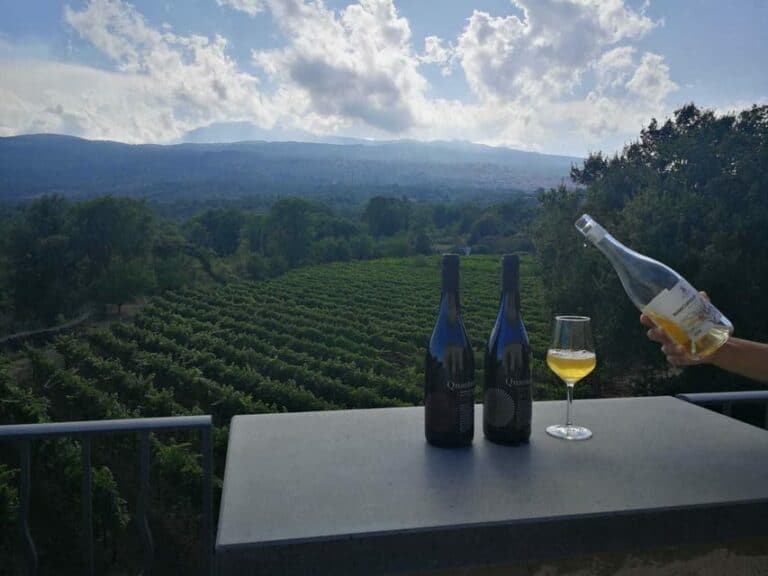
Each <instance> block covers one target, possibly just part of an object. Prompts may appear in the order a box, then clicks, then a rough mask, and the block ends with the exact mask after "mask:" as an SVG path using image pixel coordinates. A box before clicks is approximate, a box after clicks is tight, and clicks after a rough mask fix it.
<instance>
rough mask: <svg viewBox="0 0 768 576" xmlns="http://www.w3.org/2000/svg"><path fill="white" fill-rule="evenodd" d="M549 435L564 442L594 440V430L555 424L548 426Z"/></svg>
mask: <svg viewBox="0 0 768 576" xmlns="http://www.w3.org/2000/svg"><path fill="white" fill-rule="evenodd" d="M547 434H549V435H550V436H554V437H555V438H562V439H563V440H589V439H590V438H592V430H590V429H589V428H584V427H583V426H566V425H565V424H555V425H553V426H547Z"/></svg>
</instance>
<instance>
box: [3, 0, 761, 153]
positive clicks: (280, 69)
mask: <svg viewBox="0 0 768 576" xmlns="http://www.w3.org/2000/svg"><path fill="white" fill-rule="evenodd" d="M767 29H768V2H764V1H762V0H737V1H734V2H730V3H724V2H715V1H712V0H680V1H675V2H660V1H656V2H654V1H651V2H644V1H635V0H601V1H600V2H593V1H590V0H515V1H514V2H513V1H511V0H474V1H472V0H469V1H464V0H445V1H443V2H427V1H424V0H419V1H416V0H407V1H406V0H400V1H397V0H359V1H358V2H349V1H341V0H326V1H325V2H322V1H319V0H317V1H315V0H183V1H182V0H178V1H176V0H174V1H172V0H167V1H162V0H159V1H148V0H136V1H134V2H131V3H128V2H124V1H122V0H71V1H69V2H55V1H46V0H37V1H35V2H22V1H10V0H0V136H2V135H4V136H8V135H14V134H23V133H34V132H58V133H67V134H73V135H77V136H83V137H87V138H100V139H113V140H120V141H125V142H135V143H139V142H156V143H170V142H178V141H182V140H184V139H186V138H188V136H189V135H190V134H197V135H198V138H199V137H200V135H201V134H202V138H203V139H205V138H206V137H209V138H214V139H221V138H230V137H232V138H236V137H238V136H242V135H243V134H245V135H246V136H247V137H259V138H265V139H285V138H291V139H321V138H324V137H328V136H347V137H357V138H374V139H396V138H413V139H420V140H434V139H460V140H471V141H475V142H483V143H487V144H492V145H503V146H511V147H516V148H525V149H533V150H539V151H543V152H551V153H564V154H573V155H585V154H586V153H587V152H589V151H595V150H603V151H605V152H609V153H610V152H613V151H615V150H618V149H620V148H621V146H622V145H624V144H625V143H627V142H629V141H630V140H632V139H633V138H635V137H636V136H637V134H638V132H639V130H640V129H641V128H642V126H643V125H645V124H647V123H648V121H649V120H650V118H651V117H657V118H665V117H667V116H669V115H670V114H671V113H672V112H673V110H674V109H675V108H677V107H678V106H680V105H681V104H683V103H685V102H690V101H693V102H696V103H697V104H700V105H702V106H706V107H712V108H715V109H717V110H718V111H723V112H724V111H729V110H738V109H741V108H744V107H747V106H749V105H751V104H753V103H757V104H764V103H766V102H767V101H768V73H766V71H765V69H766V66H765V62H766V60H768V58H766V57H767V56H768V41H766V36H768V35H766V34H765V32H764V31H765V30H767ZM233 127H236V128H237V129H236V130H234V129H233Z"/></svg>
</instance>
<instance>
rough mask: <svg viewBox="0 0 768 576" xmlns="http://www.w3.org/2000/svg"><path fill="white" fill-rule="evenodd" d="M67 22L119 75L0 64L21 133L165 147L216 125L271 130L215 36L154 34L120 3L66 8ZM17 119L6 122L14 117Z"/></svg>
mask: <svg viewBox="0 0 768 576" xmlns="http://www.w3.org/2000/svg"><path fill="white" fill-rule="evenodd" d="M64 20H65V22H66V23H67V24H68V25H69V26H71V27H72V29H73V30H74V31H76V32H77V34H78V35H79V36H80V37H81V38H83V39H84V40H86V41H88V42H90V43H91V44H93V45H94V46H96V47H97V48H98V49H99V50H101V52H103V53H104V54H105V55H106V56H107V57H108V58H109V59H110V60H112V61H113V62H114V64H115V66H116V69H117V71H116V72H108V71H105V70H99V69H94V68H88V67H85V66H73V65H65V64H54V63H52V62H45V61H39V60H32V61H29V62H26V63H25V64H23V65H14V64H13V62H11V63H10V64H7V65H5V66H4V68H5V73H4V74H3V77H4V78H7V79H8V80H9V81H8V83H7V85H6V89H8V90H11V91H13V92H14V93H15V94H16V95H17V98H20V99H21V100H23V101H24V102H25V103H26V108H25V109H26V110H29V111H31V112H30V114H31V115H32V116H31V117H33V118H34V121H31V120H30V119H29V118H27V116H25V115H24V114H21V116H20V117H19V119H18V121H17V125H18V126H19V129H20V131H22V130H23V131H30V130H49V131H55V130H57V129H59V130H62V131H67V132H68V133H74V134H78V135H82V136H86V137H92V138H116V139H119V140H124V141H128V142H145V141H153V142H158V141H159V142H163V141H169V140H173V139H175V138H178V137H179V136H181V135H183V134H184V132H186V131H187V130H190V129H192V128H195V127H198V126H200V125H205V124H209V123H211V122H215V121H219V120H225V119H229V120H236V119H248V120H251V121H254V122H257V123H259V124H262V125H269V124H270V123H271V121H272V120H271V116H272V114H273V112H272V111H271V110H270V105H269V103H268V102H266V101H265V99H263V98H262V97H261V95H260V93H259V90H258V85H259V82H258V79H257V78H256V77H255V76H252V75H250V74H248V73H245V72H243V71H241V70H240V69H239V68H238V66H237V64H236V63H235V62H234V60H233V59H232V58H231V57H229V56H228V55H227V41H226V39H224V38H222V37H221V36H214V37H213V38H208V37H205V36H199V35H191V36H179V35H175V34H173V33H172V32H170V31H167V30H166V31H163V32H161V31H159V30H158V29H155V28H153V27H151V26H150V25H149V24H148V23H147V22H146V20H145V19H144V17H143V16H142V15H141V14H140V13H139V12H138V11H137V10H136V9H135V8H134V7H133V6H132V5H130V4H128V3H125V2H122V1H120V0H92V1H91V2H90V3H89V4H88V5H87V6H86V7H85V8H83V9H82V10H74V9H72V8H71V7H69V6H67V7H65V9H64ZM14 110H15V112H9V111H7V110H6V111H5V115H6V116H9V115H12V114H19V111H18V107H16V108H15V109H14ZM24 118H27V119H26V120H23V119H24ZM5 122H6V123H9V122H11V120H10V119H7V120H5ZM18 122H22V123H21V124H18Z"/></svg>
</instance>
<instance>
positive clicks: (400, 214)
mask: <svg viewBox="0 0 768 576" xmlns="http://www.w3.org/2000/svg"><path fill="white" fill-rule="evenodd" d="M410 216H411V203H410V202H409V201H408V199H407V198H390V197H386V196H374V197H373V198H371V199H370V200H369V201H368V204H367V205H366V207H365V210H364V211H363V221H364V222H365V223H366V224H368V229H369V230H370V232H371V235H372V236H373V237H374V238H381V237H382V236H386V237H389V236H394V235H395V234H397V233H398V232H401V231H404V230H408V223H409V221H410Z"/></svg>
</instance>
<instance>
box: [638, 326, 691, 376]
mask: <svg viewBox="0 0 768 576" xmlns="http://www.w3.org/2000/svg"><path fill="white" fill-rule="evenodd" d="M640 323H641V324H643V325H644V326H648V327H649V328H650V330H648V332H646V335H647V336H648V339H649V340H653V341H654V342H658V343H659V344H661V351H662V352H663V353H664V355H665V356H666V357H667V362H669V363H670V364H672V366H691V365H693V364H701V360H700V359H698V358H693V357H692V356H691V355H690V354H688V352H687V351H686V349H685V348H683V347H682V346H680V345H679V344H677V343H676V342H675V341H674V340H672V338H670V337H669V334H667V333H666V332H665V331H664V330H662V329H661V328H659V327H658V326H656V324H654V323H653V320H651V319H650V318H649V317H648V316H646V315H645V314H641V315H640Z"/></svg>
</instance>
